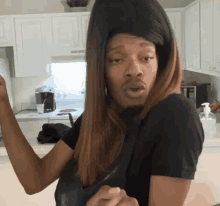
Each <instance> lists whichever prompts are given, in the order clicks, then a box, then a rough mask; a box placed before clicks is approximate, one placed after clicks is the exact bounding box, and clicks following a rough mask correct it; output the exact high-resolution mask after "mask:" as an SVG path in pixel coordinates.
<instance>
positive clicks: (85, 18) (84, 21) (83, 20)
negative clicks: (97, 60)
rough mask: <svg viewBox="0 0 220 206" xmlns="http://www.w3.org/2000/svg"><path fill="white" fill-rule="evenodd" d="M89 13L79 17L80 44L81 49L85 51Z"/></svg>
mask: <svg viewBox="0 0 220 206" xmlns="http://www.w3.org/2000/svg"><path fill="white" fill-rule="evenodd" d="M89 18H90V12H89V13H85V14H83V15H81V34H82V35H81V42H82V47H83V49H84V50H86V40H87V31H88V25H89Z"/></svg>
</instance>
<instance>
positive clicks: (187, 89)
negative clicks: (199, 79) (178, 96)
mask: <svg viewBox="0 0 220 206" xmlns="http://www.w3.org/2000/svg"><path fill="white" fill-rule="evenodd" d="M196 84H197V85H196V86H195V85H192V83H185V84H182V87H181V91H182V94H183V95H184V96H185V97H187V98H189V99H190V100H191V101H192V102H193V103H194V105H195V107H196V108H200V107H201V104H202V103H204V102H208V96H209V91H210V90H209V87H210V85H211V84H210V83H196Z"/></svg>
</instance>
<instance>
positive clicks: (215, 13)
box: [212, 0, 220, 72]
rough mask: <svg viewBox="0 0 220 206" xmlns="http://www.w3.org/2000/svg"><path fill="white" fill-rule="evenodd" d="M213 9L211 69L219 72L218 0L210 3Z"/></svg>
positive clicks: (219, 15) (219, 32)
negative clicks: (212, 57)
mask: <svg viewBox="0 0 220 206" xmlns="http://www.w3.org/2000/svg"><path fill="white" fill-rule="evenodd" d="M212 9H213V30H212V31H213V48H214V49H213V51H214V55H213V56H214V59H213V70H214V71H217V72H220V38H219V37H220V26H219V19H220V0H214V1H213V4H212Z"/></svg>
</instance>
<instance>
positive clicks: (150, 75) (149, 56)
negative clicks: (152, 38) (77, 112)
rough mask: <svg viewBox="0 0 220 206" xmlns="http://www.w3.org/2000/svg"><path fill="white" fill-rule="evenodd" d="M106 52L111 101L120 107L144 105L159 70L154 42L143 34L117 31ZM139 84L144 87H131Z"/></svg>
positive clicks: (106, 69)
mask: <svg viewBox="0 0 220 206" xmlns="http://www.w3.org/2000/svg"><path fill="white" fill-rule="evenodd" d="M143 43H145V44H143ZM146 44H147V45H146ZM106 52H107V53H106V59H105V75H106V79H107V82H108V87H109V90H110V94H111V95H112V97H113V99H114V101H116V103H117V104H119V105H120V106H122V107H123V108H128V107H135V106H143V105H144V104H145V102H146V98H147V96H148V94H149V92H150V90H151V88H152V87H153V85H154V82H155V79H156V75H157V70H158V59H157V55H156V48H155V45H154V44H152V43H151V42H149V41H147V40H146V39H144V38H143V37H137V36H133V35H129V34H117V35H116V36H114V37H113V38H112V39H111V40H110V42H109V43H108V45H107V51H106ZM132 83H134V84H132ZM138 86H142V87H143V88H142V89H139V90H138V91H134V90H133V89H132V88H135V87H138Z"/></svg>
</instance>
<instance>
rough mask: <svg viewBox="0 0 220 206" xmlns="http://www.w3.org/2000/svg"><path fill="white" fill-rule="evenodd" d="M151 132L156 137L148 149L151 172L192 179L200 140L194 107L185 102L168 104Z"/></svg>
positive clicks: (202, 141)
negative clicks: (151, 149) (150, 156)
mask: <svg viewBox="0 0 220 206" xmlns="http://www.w3.org/2000/svg"><path fill="white" fill-rule="evenodd" d="M155 132H156V133H157V137H158V140H157V141H156V144H155V149H154V150H153V152H152V171H151V175H160V176H170V177H177V178H178V177H179V178H184V179H194V175H195V171H196V166H197V163H198V158H199V156H200V154H201V152H202V148H203V143H204V131H203V127H202V123H201V121H200V118H199V115H198V113H197V111H196V109H195V107H193V106H192V105H191V104H189V103H188V102H187V101H186V102H181V101H180V102H176V104H173V105H172V104H171V105H170V106H169V107H167V109H166V111H165V110H164V112H163V118H161V119H160V122H159V123H158V127H157V131H155Z"/></svg>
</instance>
